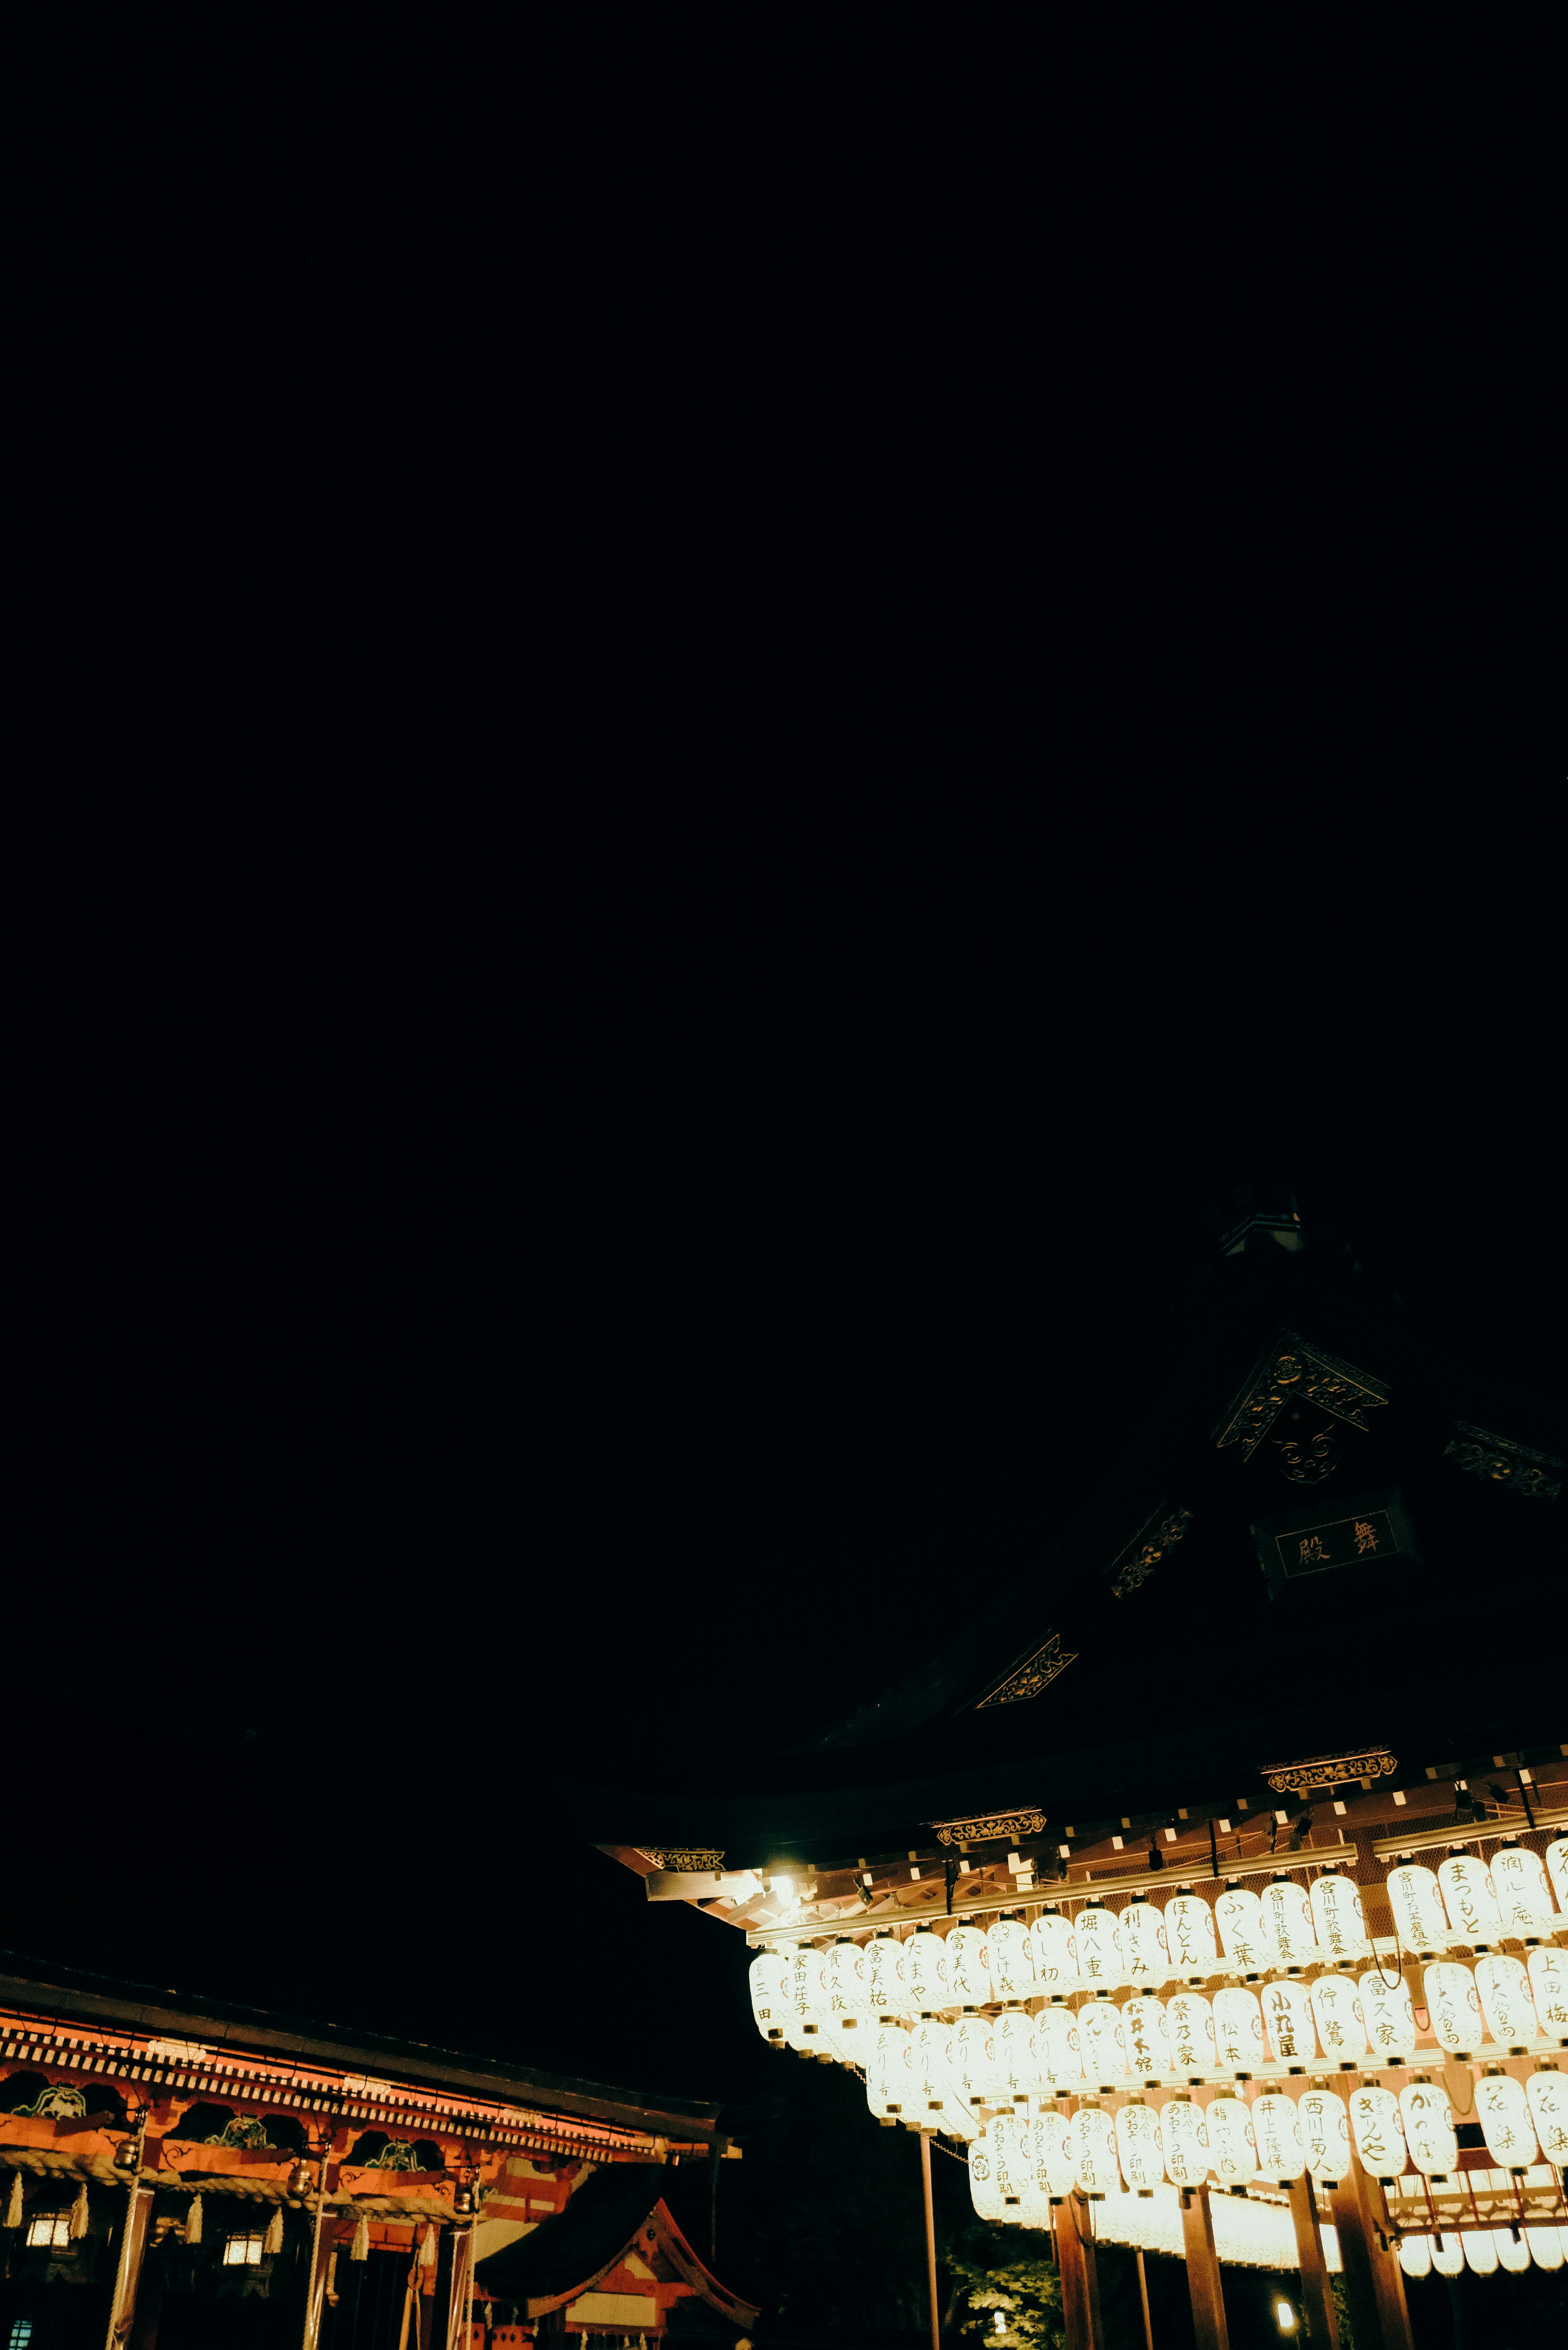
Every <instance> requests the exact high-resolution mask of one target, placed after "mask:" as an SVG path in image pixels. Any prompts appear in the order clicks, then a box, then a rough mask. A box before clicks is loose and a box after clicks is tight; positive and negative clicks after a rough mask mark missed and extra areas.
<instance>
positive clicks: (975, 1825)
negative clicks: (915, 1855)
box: [931, 1812, 1045, 1844]
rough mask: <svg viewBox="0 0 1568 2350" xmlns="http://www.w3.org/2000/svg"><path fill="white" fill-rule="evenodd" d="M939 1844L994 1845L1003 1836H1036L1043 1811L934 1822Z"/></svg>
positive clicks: (1042, 1825) (1043, 1817) (995, 1814)
mask: <svg viewBox="0 0 1568 2350" xmlns="http://www.w3.org/2000/svg"><path fill="white" fill-rule="evenodd" d="M931 1825H932V1827H934V1828H935V1830H936V1832H937V1841H938V1843H939V1844H994V1843H995V1842H996V1841H997V1840H998V1839H999V1838H1000V1837H1002V1836H1009V1837H1012V1836H1028V1835H1040V1834H1041V1833H1042V1831H1043V1830H1044V1825H1045V1814H1044V1812H982V1813H981V1814H979V1815H978V1816H977V1817H976V1818H974V1819H972V1820H933V1821H932V1822H931Z"/></svg>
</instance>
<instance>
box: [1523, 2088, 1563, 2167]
mask: <svg viewBox="0 0 1568 2350" xmlns="http://www.w3.org/2000/svg"><path fill="white" fill-rule="evenodd" d="M1524 2094H1525V2095H1526V2096H1527V2097H1528V2098H1529V2100H1530V2117H1531V2119H1532V2122H1533V2123H1534V2124H1535V2135H1536V2137H1538V2138H1539V2139H1540V2140H1541V2151H1542V2154H1543V2155H1544V2156H1545V2157H1546V2159H1547V2161H1548V2162H1554V2163H1555V2164H1556V2165H1557V2168H1558V2169H1559V2170H1562V2169H1563V2168H1564V2167H1565V2166H1568V2078H1565V2077H1564V2076H1563V2074H1561V2073H1560V2072H1559V2071H1558V2069H1557V2067H1556V2065H1555V2064H1538V2065H1537V2066H1536V2069H1535V2071H1534V2072H1533V2073H1532V2074H1531V2075H1530V2078H1529V2080H1528V2081H1526V2083H1525V2085H1524Z"/></svg>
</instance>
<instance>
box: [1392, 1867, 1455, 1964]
mask: <svg viewBox="0 0 1568 2350" xmlns="http://www.w3.org/2000/svg"><path fill="white" fill-rule="evenodd" d="M1387 1891H1388V1899H1389V1902H1390V1904H1391V1906H1392V1908H1393V1911H1394V1923H1395V1926H1396V1928H1397V1930H1398V1935H1399V1939H1400V1940H1401V1941H1402V1942H1403V1943H1404V1945H1405V1948H1406V1949H1407V1950H1414V1951H1416V1952H1417V1954H1419V1953H1422V1952H1425V1951H1428V1950H1442V1949H1443V1948H1444V1946H1445V1945H1446V1943H1447V1941H1448V1939H1449V1920H1448V1913H1447V1912H1446V1911H1445V1909H1444V1908H1443V1895H1442V1888H1441V1887H1440V1886H1439V1885H1438V1880H1437V1877H1436V1876H1435V1875H1434V1874H1433V1872H1432V1871H1431V1869H1429V1868H1423V1867H1422V1866H1421V1865H1420V1863H1419V1861H1415V1860H1407V1861H1402V1862H1401V1863H1400V1865H1399V1866H1398V1867H1397V1868H1395V1869H1391V1870H1390V1871H1389V1874H1388V1879H1387Z"/></svg>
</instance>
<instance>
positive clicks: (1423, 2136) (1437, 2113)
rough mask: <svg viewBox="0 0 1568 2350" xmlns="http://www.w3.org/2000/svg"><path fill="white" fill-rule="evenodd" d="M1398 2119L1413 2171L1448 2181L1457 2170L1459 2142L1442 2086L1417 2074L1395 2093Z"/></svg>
mask: <svg viewBox="0 0 1568 2350" xmlns="http://www.w3.org/2000/svg"><path fill="white" fill-rule="evenodd" d="M1399 2118H1400V2121H1401V2123H1402V2124H1403V2126H1404V2130H1405V2144H1406V2146H1407V2148H1408V2149H1409V2155H1410V2159H1411V2161H1412V2162H1413V2163H1414V2164H1415V2166H1416V2168H1417V2170H1419V2171H1422V2172H1424V2173H1425V2175H1426V2177H1427V2178H1452V2177H1453V2175H1454V2173H1455V2172H1456V2171H1457V2170H1458V2168H1459V2139H1458V2137H1457V2136H1456V2135H1455V2131H1454V2116H1453V2108H1452V2106H1450V2105H1449V2093H1448V2091H1447V2090H1446V2089H1445V2088H1444V2087H1443V2085H1442V2084H1441V2083H1440V2082H1437V2081H1433V2080H1432V2079H1430V2078H1429V2077H1428V2074H1425V2073H1417V2074H1416V2075H1415V2077H1414V2079H1413V2080H1410V2081H1407V2083H1406V2085H1405V2086H1404V2087H1403V2088H1402V2089H1401V2090H1400V2092H1399Z"/></svg>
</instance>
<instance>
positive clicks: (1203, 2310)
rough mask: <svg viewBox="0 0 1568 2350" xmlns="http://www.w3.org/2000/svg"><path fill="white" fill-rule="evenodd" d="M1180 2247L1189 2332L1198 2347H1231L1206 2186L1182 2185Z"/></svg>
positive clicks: (1228, 2349) (1216, 2349) (1204, 2349)
mask: <svg viewBox="0 0 1568 2350" xmlns="http://www.w3.org/2000/svg"><path fill="white" fill-rule="evenodd" d="M1181 2250H1182V2257H1183V2259H1184V2260H1185V2261H1186V2262H1187V2290H1188V2292H1189V2293H1190V2294H1191V2296H1192V2333H1193V2338H1194V2340H1195V2341H1196V2343H1197V2345H1198V2350H1231V2337H1230V2334H1228V2333H1227V2332H1226V2330H1225V2294H1224V2292H1223V2289H1222V2288H1221V2286H1220V2255H1219V2253H1218V2252H1217V2251H1215V2249H1214V2214H1213V2213H1212V2212H1211V2211H1210V2209H1209V2189H1208V2188H1207V2187H1184V2188H1182V2189H1181ZM1357 2350H1359V2345H1357Z"/></svg>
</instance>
